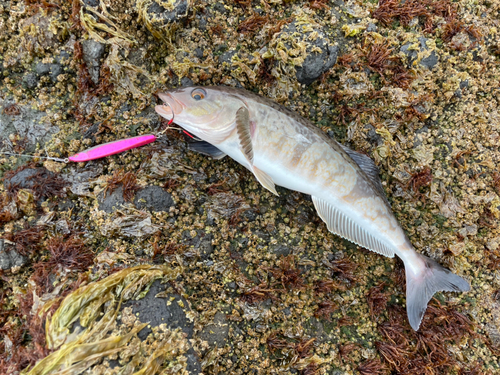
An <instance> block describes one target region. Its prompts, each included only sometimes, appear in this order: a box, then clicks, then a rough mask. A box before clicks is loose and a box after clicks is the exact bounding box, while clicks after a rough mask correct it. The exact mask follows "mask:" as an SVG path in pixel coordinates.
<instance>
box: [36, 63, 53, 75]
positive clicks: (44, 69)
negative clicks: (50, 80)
mask: <svg viewBox="0 0 500 375" xmlns="http://www.w3.org/2000/svg"><path fill="white" fill-rule="evenodd" d="M35 72H36V73H37V74H38V75H41V76H43V75H46V74H49V73H50V64H46V63H41V62H39V63H38V64H36V65H35Z"/></svg>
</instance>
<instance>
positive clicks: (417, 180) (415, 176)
mask: <svg viewBox="0 0 500 375" xmlns="http://www.w3.org/2000/svg"><path fill="white" fill-rule="evenodd" d="M410 175H411V177H410V179H409V180H408V182H407V183H406V188H411V190H412V191H413V193H415V194H416V195H417V197H420V196H422V194H421V193H420V188H422V187H425V186H429V185H430V184H431V183H432V180H433V177H432V172H431V169H430V168H429V167H424V168H423V169H422V170H421V171H420V172H416V173H410Z"/></svg>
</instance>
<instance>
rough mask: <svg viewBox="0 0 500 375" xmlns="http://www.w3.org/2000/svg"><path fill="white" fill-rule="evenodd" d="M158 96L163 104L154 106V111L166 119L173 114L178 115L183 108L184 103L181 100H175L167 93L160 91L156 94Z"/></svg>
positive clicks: (172, 116)
mask: <svg viewBox="0 0 500 375" xmlns="http://www.w3.org/2000/svg"><path fill="white" fill-rule="evenodd" d="M158 97H159V98H160V99H161V100H162V101H163V103H165V104H160V105H157V106H155V111H156V113H158V114H159V115H160V116H162V117H164V118H166V119H167V120H171V119H173V118H174V116H175V115H178V114H179V113H181V112H182V110H183V109H184V105H182V103H181V102H179V101H178V100H176V99H175V98H174V97H173V96H172V95H170V94H169V93H164V92H161V93H159V94H158Z"/></svg>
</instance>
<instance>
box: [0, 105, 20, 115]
mask: <svg viewBox="0 0 500 375" xmlns="http://www.w3.org/2000/svg"><path fill="white" fill-rule="evenodd" d="M2 113H3V114H4V115H9V116H19V115H20V114H21V107H19V106H18V105H17V104H16V103H10V104H7V105H6V106H5V107H4V108H3V110H2Z"/></svg>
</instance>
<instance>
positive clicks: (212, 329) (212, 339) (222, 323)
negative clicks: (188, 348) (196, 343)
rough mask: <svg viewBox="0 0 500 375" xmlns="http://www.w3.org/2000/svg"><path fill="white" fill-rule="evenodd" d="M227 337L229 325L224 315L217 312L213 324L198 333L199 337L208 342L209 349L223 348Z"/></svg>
mask: <svg viewBox="0 0 500 375" xmlns="http://www.w3.org/2000/svg"><path fill="white" fill-rule="evenodd" d="M228 336H229V324H228V321H227V318H226V314H224V313H223V312H222V311H217V313H216V314H215V316H214V320H213V323H211V324H207V325H206V326H205V327H204V328H203V330H202V331H201V332H200V333H199V337H200V338H201V339H202V340H204V341H207V342H208V345H210V347H211V348H213V347H215V346H217V347H218V348H223V347H224V346H225V344H226V341H227V338H228Z"/></svg>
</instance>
